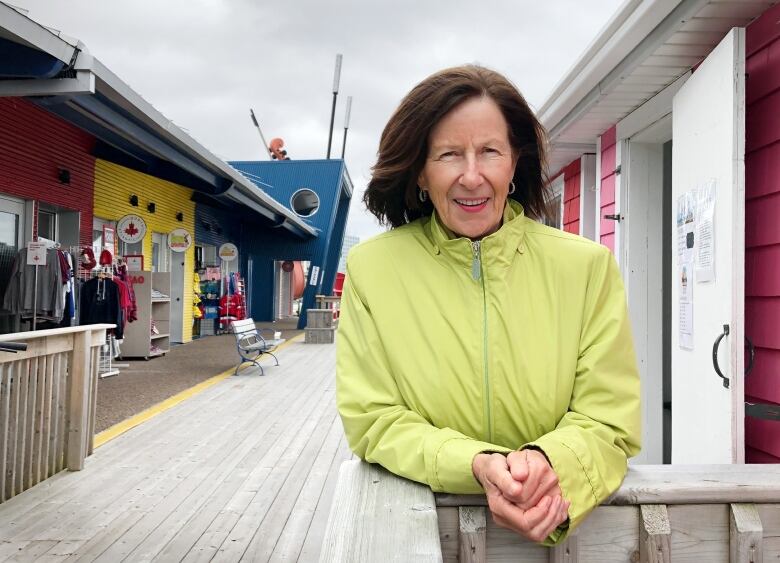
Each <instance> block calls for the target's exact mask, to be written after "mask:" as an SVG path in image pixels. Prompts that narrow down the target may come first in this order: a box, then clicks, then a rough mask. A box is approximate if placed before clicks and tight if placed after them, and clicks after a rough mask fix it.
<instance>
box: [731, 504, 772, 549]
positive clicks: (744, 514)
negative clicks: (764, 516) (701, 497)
mask: <svg viewBox="0 0 780 563" xmlns="http://www.w3.org/2000/svg"><path fill="white" fill-rule="evenodd" d="M730 506H731V509H730V511H729V512H730V517H729V520H730V530H729V532H730V552H731V553H730V555H731V557H730V559H729V561H731V563H763V561H764V549H763V547H764V546H763V545H762V542H763V539H764V527H763V525H762V524H761V517H760V516H759V514H758V510H756V507H755V505H753V504H739V503H734V504H732V505H730Z"/></svg>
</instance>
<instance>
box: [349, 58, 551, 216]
mask: <svg viewBox="0 0 780 563" xmlns="http://www.w3.org/2000/svg"><path fill="white" fill-rule="evenodd" d="M475 96H487V97H489V98H491V99H492V100H493V101H494V102H496V104H497V105H498V107H499V108H500V109H501V113H502V114H503V115H504V119H506V122H507V125H508V127H509V143H510V145H512V150H513V151H514V153H515V155H516V156H517V158H518V159H517V166H516V167H515V174H514V178H513V180H514V182H515V186H516V190H515V193H514V194H512V195H510V196H509V197H511V198H513V199H515V200H517V201H518V202H520V203H521V204H522V205H523V208H524V209H525V213H526V215H527V216H529V217H531V218H533V219H544V218H546V217H548V216H549V213H548V210H547V200H548V198H547V195H548V194H547V190H548V189H549V181H548V178H547V170H546V168H547V161H546V159H547V155H546V148H545V145H546V142H547V141H546V134H545V131H544V128H543V127H542V125H541V123H539V121H538V120H537V119H536V116H534V114H533V112H532V111H531V108H530V107H528V104H527V103H526V101H525V98H523V96H522V94H520V92H518V90H517V88H515V86H514V85H513V84H512V83H511V82H510V81H509V80H507V79H506V78H505V77H504V76H503V75H501V74H499V73H498V72H495V71H493V70H490V69H487V68H484V67H481V66H477V65H464V66H458V67H454V68H448V69H445V70H442V71H440V72H437V73H436V74H433V75H431V76H429V77H428V78H426V79H425V80H423V81H422V82H420V83H419V84H418V85H417V86H415V87H414V88H413V89H412V91H411V92H409V94H407V95H406V97H405V98H404V99H403V100H402V101H401V104H400V105H399V106H398V109H396V110H395V113H394V114H393V116H392V117H391V118H390V121H388V123H387V125H386V126H385V130H384V131H383V132H382V138H381V140H380V142H379V154H378V158H377V163H376V164H375V165H374V167H373V169H372V170H373V175H372V177H371V181H370V182H369V183H368V188H367V189H366V192H365V194H364V195H363V202H364V203H365V204H366V207H367V208H368V210H369V211H370V212H371V213H373V214H374V215H375V216H376V217H377V218H378V219H379V221H380V222H381V223H383V224H387V225H390V226H391V227H399V226H401V225H403V224H405V223H408V222H411V221H413V220H415V219H417V218H419V217H424V216H427V215H430V214H431V213H432V212H433V205H432V204H431V201H430V199H429V200H428V201H426V202H424V203H423V202H420V200H419V199H418V196H417V178H418V177H419V175H420V172H422V169H423V167H424V166H425V159H426V157H427V153H428V137H429V135H430V132H431V129H433V127H434V125H436V123H438V122H439V120H440V119H442V117H444V116H445V115H446V114H447V113H449V112H450V111H452V110H453V109H454V108H455V107H457V106H458V105H460V104H462V103H463V102H465V101H466V100H469V99H471V98H473V97H475Z"/></svg>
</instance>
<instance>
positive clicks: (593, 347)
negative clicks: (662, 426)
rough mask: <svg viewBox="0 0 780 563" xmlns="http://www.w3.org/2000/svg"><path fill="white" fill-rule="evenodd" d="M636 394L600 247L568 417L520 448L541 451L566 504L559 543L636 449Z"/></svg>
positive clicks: (629, 344)
mask: <svg viewBox="0 0 780 563" xmlns="http://www.w3.org/2000/svg"><path fill="white" fill-rule="evenodd" d="M639 393H640V389H639V373H638V371H637V367H636V358H635V355H634V345H633V340H632V336H631V326H630V321H629V318H628V310H627V307H626V299H625V291H624V288H623V282H622V279H621V277H620V272H619V271H618V268H617V264H616V263H615V260H614V258H613V257H612V254H611V253H610V252H609V251H608V250H607V249H606V248H605V249H604V251H603V254H601V255H600V256H599V257H598V259H597V261H596V264H594V265H593V267H592V270H591V275H590V279H589V280H588V287H587V292H586V298H585V305H584V309H583V320H582V328H581V333H580V345H579V357H578V361H577V369H576V373H575V379H574V387H573V391H572V395H571V400H570V403H569V409H568V412H567V413H566V414H565V415H564V416H563V418H561V420H560V421H559V422H558V424H557V426H556V428H555V430H553V431H552V432H549V433H548V434H545V435H543V436H541V437H540V438H539V439H537V440H535V441H533V442H532V443H530V444H526V445H525V446H523V447H524V448H526V447H532V448H538V449H541V450H542V451H543V452H544V454H545V455H546V456H547V458H548V459H549V460H550V463H551V464H552V466H553V469H554V470H555V472H556V473H557V475H558V479H559V482H560V486H561V491H562V492H563V496H564V498H566V499H568V500H570V501H571V506H570V508H569V524H568V526H566V525H564V526H562V527H560V528H558V529H557V530H556V531H555V532H553V534H551V536H550V537H549V538H548V539H547V541H546V543H547V544H548V545H549V544H553V543H558V542H560V541H562V540H563V539H564V538H565V537H566V535H567V534H568V532H569V531H571V530H573V529H574V528H576V527H577V526H578V525H579V524H580V523H581V522H582V520H583V519H584V518H585V516H587V515H588V513H589V512H590V511H591V510H593V509H594V508H595V507H597V506H598V505H599V504H601V503H602V502H603V501H604V500H606V498H607V497H608V496H609V495H610V494H612V493H613V492H614V491H615V490H617V489H618V487H620V484H621V483H622V481H623V478H624V477H625V474H626V468H627V460H628V458H629V457H633V456H635V455H636V454H637V453H639V450H640V434H641V429H640V426H641V420H640V395H639Z"/></svg>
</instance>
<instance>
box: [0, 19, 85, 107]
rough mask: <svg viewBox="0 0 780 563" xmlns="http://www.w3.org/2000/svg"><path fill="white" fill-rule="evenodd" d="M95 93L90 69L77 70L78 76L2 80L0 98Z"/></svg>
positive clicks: (0, 82) (0, 81)
mask: <svg viewBox="0 0 780 563" xmlns="http://www.w3.org/2000/svg"><path fill="white" fill-rule="evenodd" d="M0 5H1V4H0ZM94 93H95V75H94V74H92V73H91V72H89V71H88V70H79V71H77V72H76V78H49V79H46V80H0V98H3V97H6V98H16V97H22V96H24V97H28V96H70V95H73V96H75V95H76V94H94Z"/></svg>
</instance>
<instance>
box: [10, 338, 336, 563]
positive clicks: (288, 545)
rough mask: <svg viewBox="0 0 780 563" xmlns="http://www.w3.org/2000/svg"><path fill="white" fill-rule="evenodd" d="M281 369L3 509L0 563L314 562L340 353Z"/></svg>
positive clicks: (332, 452) (325, 499)
mask: <svg viewBox="0 0 780 563" xmlns="http://www.w3.org/2000/svg"><path fill="white" fill-rule="evenodd" d="M279 361H280V363H281V366H280V367H266V376H265V377H257V376H256V375H255V374H256V373H257V372H256V371H253V370H249V369H248V370H246V371H242V372H241V373H242V375H239V376H238V377H231V378H228V379H226V380H224V381H221V382H220V383H218V384H216V385H214V386H213V387H210V388H208V389H207V390H205V391H204V392H202V393H200V394H199V395H196V396H195V397H193V398H191V399H189V400H187V401H185V402H184V403H181V404H179V405H177V406H176V407H174V408H172V409H170V410H168V411H165V412H163V413H162V414H160V415H158V416H156V417H155V418H153V419H151V420H150V421H148V422H146V423H144V424H142V425H140V426H138V427H136V428H134V429H133V430H131V431H129V432H127V433H126V434H123V435H122V436H120V437H118V438H116V439H115V440H112V441H111V442H109V443H107V444H106V445H104V446H102V447H100V448H99V449H97V450H96V451H95V453H94V454H93V455H92V456H91V457H90V458H88V459H87V462H86V467H85V469H84V470H83V471H80V472H67V471H66V472H62V473H59V474H57V475H55V476H54V477H53V478H51V479H49V480H47V481H45V482H44V483H41V484H40V485H38V486H36V487H33V488H32V489H30V490H28V491H26V492H24V493H22V494H20V495H19V496H17V497H14V498H12V499H11V500H10V501H8V502H6V503H5V504H0V561H58V562H63V561H102V562H106V563H116V562H120V561H128V562H136V561H165V562H168V561H188V562H189V561H193V562H194V561H224V562H228V561H230V562H232V561H274V562H276V561H279V562H281V561H317V559H318V557H319V552H320V545H321V542H322V536H323V533H324V529H325V524H326V521H327V517H328V511H329V508H330V504H331V499H332V496H333V490H334V487H335V482H336V476H337V473H338V468H339V466H340V464H341V462H342V461H343V460H345V459H349V458H350V457H351V453H350V452H349V450H348V448H347V446H346V443H345V440H344V434H343V430H342V426H341V421H340V419H339V417H338V415H337V413H336V409H335V404H334V391H335V346H333V345H306V344H302V343H300V342H294V343H291V344H290V345H289V346H288V347H286V348H285V349H284V350H282V351H280V353H279ZM263 364H264V365H265V366H269V365H270V366H273V361H272V360H271V361H269V360H264V361H263Z"/></svg>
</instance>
